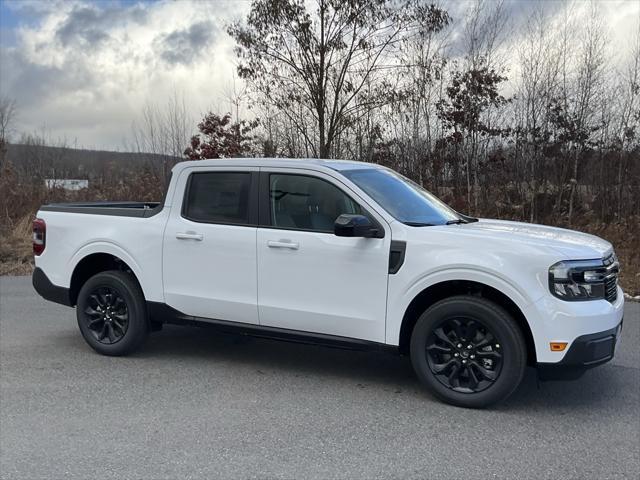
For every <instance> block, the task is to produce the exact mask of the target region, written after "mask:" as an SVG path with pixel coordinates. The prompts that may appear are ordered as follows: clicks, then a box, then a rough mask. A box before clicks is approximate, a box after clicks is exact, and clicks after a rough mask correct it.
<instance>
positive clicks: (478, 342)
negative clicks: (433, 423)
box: [426, 317, 502, 393]
mask: <svg viewBox="0 0 640 480" xmlns="http://www.w3.org/2000/svg"><path fill="white" fill-rule="evenodd" d="M426 349H427V362H428V364H429V368H430V369H431V371H432V372H433V374H434V375H435V376H436V378H437V379H438V381H439V382H440V383H442V384H443V385H444V386H446V387H448V388H451V389H452V390H454V391H456V392H461V393H476V392H481V391H483V390H486V389H487V388H489V387H490V386H491V385H493V383H494V382H495V381H496V380H497V379H498V377H499V376H500V371H501V370H502V352H501V351H500V340H499V339H498V337H497V336H496V335H495V334H494V333H493V332H492V331H491V330H490V329H489V328H488V327H487V326H486V325H484V324H482V323H481V322H480V321H478V320H475V319H472V318H464V317H459V318H450V319H447V320H445V321H444V322H443V323H442V324H441V325H440V326H438V327H437V328H436V329H434V330H433V331H432V332H431V334H430V335H429V336H428V337H427V342H426Z"/></svg>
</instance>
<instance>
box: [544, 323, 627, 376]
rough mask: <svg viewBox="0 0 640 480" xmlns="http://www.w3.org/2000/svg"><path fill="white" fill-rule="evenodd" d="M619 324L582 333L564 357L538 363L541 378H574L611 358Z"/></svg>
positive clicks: (617, 339) (620, 325)
mask: <svg viewBox="0 0 640 480" xmlns="http://www.w3.org/2000/svg"><path fill="white" fill-rule="evenodd" d="M622 323H623V322H622V321H621V322H620V324H619V325H618V326H617V327H615V328H612V329H610V330H605V331H604V332H599V333H592V334H589V335H582V336H580V337H578V338H576V339H575V340H574V341H573V343H572V344H571V347H570V348H569V350H568V351H567V353H566V354H565V356H564V358H563V359H562V360H561V361H560V362H557V363H538V376H539V378H540V379H541V380H574V379H577V378H580V377H581V376H582V375H583V374H584V372H586V371H587V370H588V369H590V368H593V367H597V366H598V365H602V364H603V363H606V362H608V361H609V360H611V359H612V358H613V356H614V354H615V350H616V347H617V345H618V343H619V341H620V334H621V333H622Z"/></svg>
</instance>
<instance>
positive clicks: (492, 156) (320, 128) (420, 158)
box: [0, 0, 640, 225]
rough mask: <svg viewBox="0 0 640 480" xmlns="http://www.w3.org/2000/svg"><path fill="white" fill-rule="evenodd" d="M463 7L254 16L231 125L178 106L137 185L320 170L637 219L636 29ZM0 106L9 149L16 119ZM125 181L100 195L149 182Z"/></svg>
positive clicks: (581, 16) (480, 204)
mask: <svg viewBox="0 0 640 480" xmlns="http://www.w3.org/2000/svg"><path fill="white" fill-rule="evenodd" d="M445 5H447V4H445ZM448 5H450V6H452V5H455V4H448ZM467 7H468V8H466V9H465V10H464V11H463V12H458V13H456V14H455V15H454V14H453V13H450V12H449V11H447V10H446V8H445V7H443V6H442V5H435V4H430V3H427V2H426V1H424V0H315V1H314V2H306V1H304V0H253V1H252V3H251V7H250V11H249V13H248V15H247V16H246V17H245V18H242V19H241V20H239V21H238V22H235V23H233V24H231V25H228V27H227V32H228V34H229V35H230V36H231V38H232V39H233V41H234V43H235V52H236V55H237V66H236V73H237V77H238V83H239V84H240V85H241V87H240V88H239V89H237V88H236V86H235V84H234V87H233V89H231V90H230V91H228V92H226V94H225V97H226V101H227V102H228V106H229V108H228V109H221V110H220V111H217V112H210V113H208V114H207V115H205V117H204V118H203V119H202V120H201V121H200V122H199V123H197V124H196V121H195V120H194V119H195V116H194V115H193V114H192V113H191V112H189V111H188V109H187V107H186V103H185V101H184V98H183V97H181V96H180V95H178V94H177V93H176V94H174V96H173V97H172V98H169V99H167V100H166V102H165V103H164V104H149V105H147V107H145V108H144V110H143V111H142V112H141V114H140V117H139V118H138V119H136V121H135V122H134V124H133V126H132V135H131V137H132V138H131V140H130V142H129V143H128V144H127V145H126V146H125V147H126V149H127V150H130V151H134V152H137V153H139V154H140V155H141V156H142V158H145V156H147V157H146V158H147V159H148V161H146V162H142V163H139V164H138V166H136V167H135V168H141V169H143V170H144V172H143V173H144V177H145V178H147V179H151V180H153V181H152V182H151V183H152V184H153V185H154V187H150V191H149V192H147V193H145V196H149V195H152V194H155V195H157V196H159V195H160V194H161V191H162V188H163V186H164V182H165V181H166V179H167V178H168V176H169V170H170V168H171V166H172V165H173V164H174V163H175V162H176V161H178V159H179V158H180V157H182V158H190V159H198V158H217V157H241V156H284V157H321V158H344V159H354V160H362V161H367V162H373V163H377V164H382V165H386V166H389V167H391V168H394V169H395V170H398V171H399V172H401V173H402V174H404V175H406V176H407V177H409V178H411V179H413V180H415V181H417V182H419V183H421V184H423V185H425V186H426V187H427V188H429V189H431V190H432V191H434V192H435V193H436V194H438V195H439V196H441V197H442V198H443V199H444V200H445V201H447V202H449V203H451V204H452V205H453V206H454V207H455V208H457V209H459V210H460V211H464V212H467V213H470V214H472V215H492V216H501V217H506V218H515V219H522V220H527V221H532V222H547V223H553V224H564V225H574V224H576V222H577V223H588V222H614V221H623V220H624V219H627V218H629V217H632V216H635V215H638V212H639V211H640V131H639V126H640V26H639V27H638V31H637V33H636V35H635V36H634V38H630V39H629V42H628V45H614V44H612V43H611V38H610V32H609V31H608V26H607V25H606V24H604V20H603V17H602V15H601V14H600V12H599V4H598V3H596V2H591V3H588V2H576V3H566V4H564V5H563V6H562V8H561V9H560V11H557V10H554V11H552V12H550V11H546V10H545V9H546V8H547V7H548V6H547V5H546V4H545V3H544V2H540V3H538V4H536V5H535V7H534V8H532V9H531V11H530V12H529V13H528V14H527V17H526V19H525V21H524V22H521V21H519V22H516V20H515V19H514V18H512V17H510V16H509V15H508V10H507V8H506V6H505V4H504V2H502V1H499V0H498V1H486V0H477V1H475V2H472V3H469V4H467ZM629 45H630V46H629ZM614 53H615V54H617V55H618V57H617V58H615V57H614V55H613V54H614ZM614 59H615V60H616V61H615V62H614ZM3 102H4V103H3V106H2V108H1V109H0V114H2V115H1V116H0V120H1V121H0V127H2V128H1V130H0V132H1V133H2V139H0V142H4V143H6V140H5V137H6V133H5V131H7V132H8V127H7V124H8V122H7V119H8V118H11V115H13V114H14V113H15V105H14V104H13V103H11V102H9V101H8V100H3ZM2 112H4V113H2ZM195 128H197V131H198V133H197V134H196V135H192V132H193V131H194V129H195ZM4 143H0V148H2V149H4V150H6V148H5V147H1V145H3V144H4ZM20 143H26V144H27V145H29V146H30V147H31V148H29V149H28V150H27V153H28V154H29V155H30V157H29V158H30V160H29V161H27V162H24V163H21V164H20V165H14V167H16V169H17V170H21V169H22V171H21V172H20V171H19V172H18V173H19V174H21V175H22V176H23V177H25V176H26V177H29V176H33V175H32V174H33V172H35V171H36V170H38V169H39V173H38V174H39V175H40V177H42V176H43V175H45V173H44V172H45V171H46V176H51V174H52V170H55V168H54V167H53V166H52V165H54V164H56V165H59V164H60V162H57V163H56V162H55V161H53V160H49V161H46V162H43V161H42V157H43V155H44V154H38V152H39V150H38V146H40V145H41V144H43V143H46V141H45V140H44V139H43V137H39V136H37V135H36V136H33V135H32V136H23V138H22V139H21V141H20ZM58 153H60V152H58ZM51 155H52V153H51V151H50V152H49V157H50V156H51ZM2 157H3V158H4V157H6V155H2ZM67 165H68V162H67ZM111 167H114V165H113V164H112V165H111ZM111 167H109V165H107V166H102V169H103V172H104V170H105V169H107V173H109V168H110V169H111V172H110V173H109V175H106V174H104V173H103V174H102V177H104V178H107V177H109V178H110V176H111V174H114V175H116V177H117V178H118V182H117V184H118V185H120V186H122V184H123V183H126V182H129V181H135V176H134V179H133V180H129V177H131V176H130V175H118V174H117V172H115V169H114V168H111ZM128 168H134V167H133V166H131V165H129V167H128ZM25 169H31V170H29V171H25ZM34 169H35V170H34ZM93 170H94V168H93V167H91V172H93ZM59 171H60V167H58V172H59ZM29 172H31V173H29ZM91 174H92V175H94V174H95V172H93V173H91ZM94 176H95V175H94ZM5 177H6V175H5ZM103 183H104V182H103ZM130 190H133V191H135V188H134V187H132V189H129V188H125V189H122V188H120V190H119V191H121V192H128V191H130Z"/></svg>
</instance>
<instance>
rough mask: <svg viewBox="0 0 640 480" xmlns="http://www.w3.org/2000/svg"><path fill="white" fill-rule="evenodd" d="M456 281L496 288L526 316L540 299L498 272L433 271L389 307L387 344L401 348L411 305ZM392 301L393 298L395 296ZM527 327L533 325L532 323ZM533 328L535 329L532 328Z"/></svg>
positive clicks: (449, 269) (411, 285)
mask: <svg viewBox="0 0 640 480" xmlns="http://www.w3.org/2000/svg"><path fill="white" fill-rule="evenodd" d="M454 280H462V281H470V282H476V283H481V284H484V285H487V286H489V287H492V288H494V289H496V290H498V291H499V292H501V293H503V294H504V295H505V296H507V297H508V298H509V299H510V300H511V301H513V303H515V304H516V306H517V307H518V308H519V309H520V311H522V312H525V311H526V309H527V307H528V306H529V305H531V304H532V303H533V302H535V301H536V300H538V298H539V297H537V298H531V297H530V296H529V295H528V294H527V293H526V292H524V291H522V289H520V288H519V287H518V286H515V285H513V284H512V283H511V282H509V281H508V280H507V279H506V278H505V277H504V276H502V275H501V274H500V273H499V272H496V271H490V270H484V269H481V268H472V267H468V266H467V267H454V268H442V269H439V270H435V271H431V272H428V273H427V274H425V275H424V276H421V277H418V278H417V279H416V280H415V281H414V282H412V283H411V284H410V285H409V286H408V288H406V289H404V291H402V292H398V293H399V295H398V299H397V300H396V301H395V302H394V303H393V304H390V305H389V310H388V315H387V319H388V322H387V330H386V341H387V343H389V344H392V345H399V341H400V329H401V327H402V320H403V318H404V314H405V312H406V311H407V308H409V305H410V304H411V302H412V301H413V300H414V299H415V298H416V297H417V296H418V295H419V294H420V293H421V292H423V291H424V290H426V289H427V288H429V287H431V286H433V285H437V284H438V283H443V282H448V281H454ZM390 298H392V296H391V295H390ZM527 323H529V320H528V319H527ZM529 326H530V327H531V325H529Z"/></svg>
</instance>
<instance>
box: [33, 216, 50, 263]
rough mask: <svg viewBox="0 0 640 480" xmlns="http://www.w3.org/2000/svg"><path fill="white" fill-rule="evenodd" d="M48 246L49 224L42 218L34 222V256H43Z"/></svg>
mask: <svg viewBox="0 0 640 480" xmlns="http://www.w3.org/2000/svg"><path fill="white" fill-rule="evenodd" d="M46 246H47V224H46V223H44V220H42V219H41V218H36V219H35V220H34V221H33V254H34V255H42V252H44V247H46Z"/></svg>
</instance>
